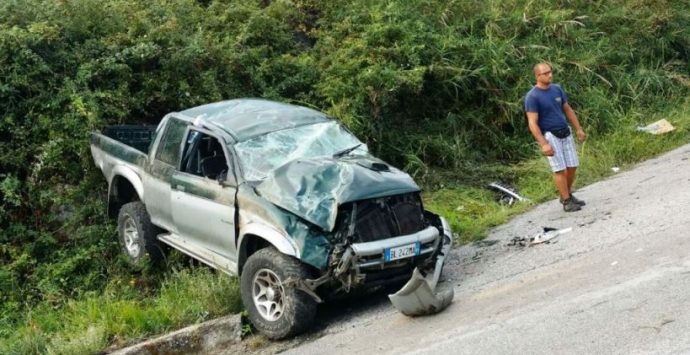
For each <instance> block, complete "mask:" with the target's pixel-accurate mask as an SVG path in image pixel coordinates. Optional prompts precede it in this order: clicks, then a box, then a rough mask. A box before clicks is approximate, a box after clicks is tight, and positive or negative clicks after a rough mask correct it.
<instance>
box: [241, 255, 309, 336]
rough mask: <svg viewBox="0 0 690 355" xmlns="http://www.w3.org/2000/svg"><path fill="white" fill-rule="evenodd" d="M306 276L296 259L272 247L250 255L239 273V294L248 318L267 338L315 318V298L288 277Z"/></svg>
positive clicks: (306, 324)
mask: <svg viewBox="0 0 690 355" xmlns="http://www.w3.org/2000/svg"><path fill="white" fill-rule="evenodd" d="M308 277H309V270H308V269H307V268H306V266H304V265H303V264H302V263H300V262H299V260H297V259H295V258H292V257H290V256H287V255H285V254H283V253H281V252H279V251H278V250H276V249H274V248H273V247H269V248H264V249H261V250H259V251H257V252H256V253H254V254H252V255H251V256H250V257H249V259H247V263H246V264H245V265H244V268H243V271H242V275H241V277H240V278H241V294H242V302H243V303H244V306H245V308H246V309H247V313H248V314H249V320H250V321H251V322H252V324H253V325H254V327H256V329H257V330H259V331H260V332H261V333H263V334H265V335H266V336H267V337H268V338H270V339H283V338H286V337H289V336H292V335H295V334H298V333H300V332H302V331H304V330H306V329H307V328H308V327H309V326H310V325H311V324H312V322H313V321H314V317H315V315H316V301H315V300H314V299H313V298H312V297H311V296H309V295H307V294H306V293H304V292H303V291H301V290H298V289H297V288H295V287H294V283H290V284H286V281H288V280H294V281H296V280H300V279H305V278H308Z"/></svg>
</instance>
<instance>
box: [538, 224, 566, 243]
mask: <svg viewBox="0 0 690 355" xmlns="http://www.w3.org/2000/svg"><path fill="white" fill-rule="evenodd" d="M572 230H573V228H572V227H568V228H564V229H555V228H549V227H544V231H543V232H541V233H539V234H537V235H535V236H534V238H532V240H531V241H530V245H534V244H541V243H548V242H549V241H550V240H551V239H553V238H556V237H558V236H559V235H561V234H565V233H570V232H571V231H572Z"/></svg>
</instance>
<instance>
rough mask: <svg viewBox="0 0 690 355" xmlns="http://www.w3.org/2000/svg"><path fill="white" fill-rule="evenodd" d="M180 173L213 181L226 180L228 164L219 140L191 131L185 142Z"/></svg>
mask: <svg viewBox="0 0 690 355" xmlns="http://www.w3.org/2000/svg"><path fill="white" fill-rule="evenodd" d="M180 171H182V172H186V173H189V174H193V175H197V176H201V177H205V178H207V179H212V180H225V178H226V176H227V173H228V163H227V160H226V159H225V152H224V151H223V146H222V145H221V144H220V142H219V141H218V139H217V138H215V137H213V136H210V135H208V134H206V133H203V132H199V131H195V130H191V131H190V132H189V135H188V136H187V140H186V142H185V149H184V154H183V155H182V164H181V165H180Z"/></svg>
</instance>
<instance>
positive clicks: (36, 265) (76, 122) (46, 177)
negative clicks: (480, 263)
mask: <svg viewBox="0 0 690 355" xmlns="http://www.w3.org/2000/svg"><path fill="white" fill-rule="evenodd" d="M688 10H690V5H688V3H687V2H686V1H681V0H665V1H657V0H635V1H623V0H613V1H606V2H603V1H600V2H592V1H585V0H568V1H556V2H552V1H546V0H538V1H527V0H510V1H496V0H488V1H481V2H480V1H447V2H429V1H421V0H411V1H398V2H383V1H381V2H377V1H364V0H361V1H360V0H357V1H354V2H327V1H315V0H275V1H245V2H237V1H230V0H215V1H193V0H181V1H175V2H168V1H162V0H154V1H146V2H139V1H130V0H71V1H48V2H46V1H41V0H11V1H5V2H2V3H1V4H0V60H1V61H2V63H3V65H2V66H0V77H2V78H3V79H2V81H0V261H1V262H2V264H1V265H0V287H1V288H2V290H3V292H2V293H1V294H0V324H3V325H4V324H7V326H2V327H0V338H1V337H6V336H9V334H10V333H12V329H14V328H15V327H16V326H17V325H19V324H28V323H31V322H32V320H31V317H30V316H29V310H31V309H32V308H34V307H37V306H41V307H48V308H51V307H55V309H60V307H64V306H65V305H66V303H67V300H68V299H89V297H92V296H93V295H94V294H99V293H100V292H104V291H105V290H106V289H108V292H114V293H117V292H122V295H128V292H129V291H122V290H121V291H116V290H112V289H110V287H112V284H113V280H118V279H120V278H124V277H126V276H124V275H128V271H126V269H124V267H123V266H122V264H121V263H120V262H119V259H118V256H117V255H118V250H117V249H118V248H117V245H116V244H115V229H114V226H113V224H112V223H110V222H109V221H108V220H107V217H106V214H105V211H104V208H105V200H106V186H105V181H104V179H103V178H102V176H101V174H100V172H99V171H97V170H96V168H95V167H94V165H93V163H92V160H91V157H90V152H89V148H88V134H89V132H90V131H92V130H95V129H102V128H104V127H106V126H108V125H111V124H123V123H131V124H137V123H157V122H158V120H160V118H161V117H162V116H163V115H164V114H165V113H167V112H170V111H176V110H181V109H184V108H189V107H192V106H195V105H199V104H203V103H207V102H212V101H218V100H223V99H229V98H236V97H255V96H259V97H268V98H273V99H276V100H281V101H287V102H294V103H299V104H303V105H307V106H311V107H315V108H318V109H322V110H325V111H327V112H328V113H330V114H331V115H333V116H334V117H336V118H338V119H340V120H342V121H343V122H344V123H345V124H346V125H348V126H349V127H350V128H351V129H352V130H353V131H354V132H355V133H356V134H357V135H358V136H359V137H360V138H362V139H364V140H366V141H367V143H369V144H370V146H371V148H372V150H373V151H374V152H375V153H376V154H378V155H381V156H382V157H383V158H385V159H387V160H389V161H390V162H392V163H394V164H396V165H399V166H403V167H405V168H406V169H408V171H410V172H411V173H414V174H416V175H417V177H419V178H422V179H425V181H432V180H433V179H434V176H433V174H430V173H429V171H430V169H435V168H445V169H453V171H455V173H454V174H456V176H452V177H449V178H456V177H457V178H474V177H477V176H480V175H481V174H480V173H479V172H486V170H482V168H478V167H480V166H482V164H484V163H486V162H488V163H489V164H496V163H502V162H511V163H515V162H519V161H521V160H523V159H525V158H528V157H531V156H533V154H534V149H533V147H532V146H531V142H532V139H531V137H530V136H529V134H528V133H527V130H526V126H525V119H524V114H523V112H522V101H521V100H522V96H523V95H524V93H525V92H526V91H527V90H529V88H530V87H531V85H532V84H531V83H532V81H533V79H532V77H531V67H532V65H533V64H534V63H536V62H538V61H548V62H550V63H552V65H553V68H554V71H555V73H556V80H557V81H559V82H561V83H562V84H563V86H564V87H565V89H566V91H567V92H568V93H569V96H570V99H571V102H572V104H573V106H574V107H575V109H576V110H577V111H578V113H579V114H580V118H581V120H582V122H583V124H584V125H585V127H586V128H587V130H588V133H589V134H590V135H591V136H597V135H598V136H607V135H612V136H615V134H616V133H615V132H616V130H618V129H620V127H621V125H630V124H632V122H631V120H633V121H634V120H635V119H640V120H641V119H642V118H643V117H644V116H643V113H644V112H648V111H651V110H654V109H656V108H659V107H660V106H662V105H664V102H669V101H673V100H678V99H679V98H682V97H685V96H687V94H688V86H689V85H690V77H689V76H688V74H687V73H688V72H689V71H690V63H689V62H688V58H690V15H688V14H690V12H689V11H688ZM621 149H622V150H623V151H621V152H617V153H616V154H621V155H624V154H626V151H625V150H624V149H623V148H621ZM490 173H491V172H489V174H490ZM467 198H468V199H469V200H473V201H475V200H476V201H483V199H485V197H484V196H481V195H477V196H475V195H472V196H468V197H467ZM487 223H488V224H491V223H493V222H492V221H487ZM477 233H479V232H476V231H473V232H472V233H471V234H473V235H475V234H477ZM163 277H164V276H162V275H161V274H160V273H156V272H155V271H151V273H149V274H146V275H145V278H146V279H147V280H150V282H147V284H149V283H150V284H151V288H155V287H158V286H159V285H160V279H161V278H163ZM109 285H111V286H109ZM147 290H148V291H147ZM148 292H151V291H150V288H149V287H144V288H141V289H137V291H136V292H134V294H135V296H132V297H135V298H136V297H139V298H143V297H146V295H148ZM123 297H124V296H123ZM127 297H129V296H127ZM115 299H117V297H115ZM207 301H208V303H210V304H213V303H214V302H216V301H214V300H213V299H212V298H209V299H208V300H207ZM182 312H184V311H182ZM183 318H184V317H183ZM184 319H189V318H184ZM142 329H143V328H142ZM146 329H148V330H150V329H153V328H146ZM108 331H109V330H107V329H106V330H104V329H101V328H94V329H93V330H92V331H90V333H89V334H91V335H92V336H91V339H92V340H93V341H94V342H96V343H99V342H100V341H102V340H103V336H104V335H103V334H106V333H107V332H108ZM108 334H110V333H108ZM27 336H28V335H27ZM32 339H34V340H35V339H37V338H32ZM31 344H32V345H31V346H30V347H29V348H31V349H34V351H37V352H41V351H43V350H45V349H46V346H48V345H46V344H47V343H46V342H45V341H43V342H41V341H38V340H37V342H36V343H31ZM70 344H72V343H70V341H69V339H67V340H64V343H63V345H64V346H66V347H69V346H71V345H70ZM99 344H100V343H99ZM61 346H62V345H61Z"/></svg>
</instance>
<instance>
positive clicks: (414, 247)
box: [383, 242, 420, 261]
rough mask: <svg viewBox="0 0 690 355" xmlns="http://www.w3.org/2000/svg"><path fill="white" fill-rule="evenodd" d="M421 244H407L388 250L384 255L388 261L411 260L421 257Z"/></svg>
mask: <svg viewBox="0 0 690 355" xmlns="http://www.w3.org/2000/svg"><path fill="white" fill-rule="evenodd" d="M419 249H420V244H419V242H416V243H412V244H407V245H403V246H399V247H395V248H386V249H385V251H384V253H383V255H384V259H385V260H386V261H393V260H398V259H404V258H409V257H412V256H417V255H419Z"/></svg>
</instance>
